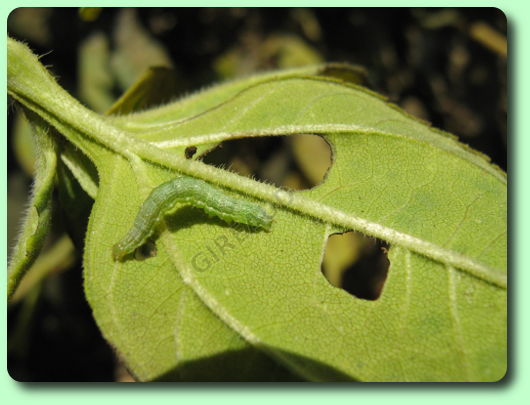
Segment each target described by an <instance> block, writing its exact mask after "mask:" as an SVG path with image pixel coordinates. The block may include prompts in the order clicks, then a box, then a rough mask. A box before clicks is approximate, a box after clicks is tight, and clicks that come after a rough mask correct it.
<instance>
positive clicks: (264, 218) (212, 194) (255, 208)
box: [112, 176, 272, 260]
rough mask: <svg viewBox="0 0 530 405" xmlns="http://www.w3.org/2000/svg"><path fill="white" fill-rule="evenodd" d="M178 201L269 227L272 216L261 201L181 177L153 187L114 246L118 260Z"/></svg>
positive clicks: (140, 242) (222, 216) (144, 238)
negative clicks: (245, 198)
mask: <svg viewBox="0 0 530 405" xmlns="http://www.w3.org/2000/svg"><path fill="white" fill-rule="evenodd" d="M177 203H184V204H189V205H192V206H194V207H197V208H201V209H202V210H204V212H206V213H207V214H208V215H212V216H216V217H218V218H220V219H222V220H223V221H226V222H227V223H231V222H237V223H241V224H245V225H250V226H252V227H256V228H261V229H266V230H269V229H270V227H271V223H272V217H271V216H270V215H269V214H268V213H267V212H266V211H265V210H264V209H263V208H261V207H260V206H259V205H257V204H255V203H252V202H249V201H246V200H243V199H241V198H235V197H232V196H229V195H227V194H225V193H223V192H222V191H221V190H219V189H217V188H215V187H213V186H211V185H210V184H208V183H206V182H204V181H202V180H198V179H194V178H191V177H186V176H183V177H177V178H175V179H173V180H170V181H167V182H165V183H163V184H161V185H160V186H158V187H156V188H154V189H153V191H151V193H150V194H149V196H148V197H147V199H146V200H145V201H144V202H143V204H142V206H141V208H140V210H139V211H138V214H137V215H136V219H135V220H134V224H133V226H132V227H131V229H130V230H129V231H128V232H127V234H126V235H125V236H124V237H123V239H122V240H121V241H120V242H118V243H116V244H115V245H114V246H113V248H112V256H113V258H114V260H122V259H123V258H124V257H125V256H127V255H128V254H130V253H132V252H134V251H135V250H136V249H137V248H138V247H140V246H142V245H143V244H144V243H145V242H146V241H147V239H148V238H149V237H150V236H151V235H152V234H153V232H154V231H155V228H156V225H157V224H158V223H160V221H162V218H163V217H164V215H166V214H167V213H168V212H170V211H171V210H172V209H173V208H174V206H175V205H176V204H177Z"/></svg>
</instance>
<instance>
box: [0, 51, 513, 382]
mask: <svg viewBox="0 0 530 405" xmlns="http://www.w3.org/2000/svg"><path fill="white" fill-rule="evenodd" d="M8 56H9V66H8V91H9V94H10V95H11V96H12V97H13V98H15V99H16V100H18V101H19V102H21V103H23V104H24V105H26V106H27V107H28V108H31V109H33V110H34V111H35V112H37V113H38V114H39V115H40V116H42V117H43V118H44V119H46V120H47V121H48V122H49V123H50V124H51V125H53V126H54V127H55V128H56V129H57V130H58V131H59V132H60V133H62V134H63V135H64V136H65V137H66V138H67V139H68V140H69V141H70V142H72V143H74V144H76V145H77V146H78V147H79V148H81V149H82V150H83V151H84V152H85V153H86V154H87V155H88V156H89V157H90V158H91V159H92V160H93V162H94V163H95V165H96V167H97V169H98V175H99V189H98V193H97V197H96V201H95V204H94V208H93V211H92V214H91V217H90V222H89V229H88V233H87V239H86V247H85V257H84V264H85V289H86V294H87V298H88V300H89V302H90V305H91V307H92V309H93V311H94V315H95V318H96V321H97V322H98V325H99V327H100V328H101V330H102V332H103V334H104V335H105V337H106V338H107V339H108V340H109V341H110V342H111V343H112V344H113V345H114V346H115V347H116V349H117V350H118V352H119V353H120V355H121V356H122V357H123V358H124V360H125V361H126V363H127V364H128V366H129V367H130V369H131V370H132V371H133V372H134V373H135V374H136V375H137V376H138V378H140V379H142V380H151V379H163V378H168V379H223V378H233V379H262V378H264V377H263V370H266V371H268V373H267V375H269V376H271V375H274V374H273V372H272V371H271V369H272V367H273V366H272V363H271V362H270V360H268V359H267V358H266V357H265V356H269V357H270V358H271V359H274V360H275V361H276V362H278V363H279V364H281V365H283V366H285V367H287V368H289V369H290V370H291V371H293V372H294V373H296V374H298V375H299V376H301V377H304V378H307V379H311V380H319V381H329V380H348V379H358V380H365V381H496V380H498V379H500V378H502V376H503V375H504V373H505V370H506V177H505V175H504V173H502V172H501V171H500V170H498V169H497V168H496V167H494V166H492V165H490V164H489V162H488V161H487V160H486V159H485V157H484V156H481V155H479V154H477V153H475V152H473V151H471V150H468V149H467V148H466V147H464V146H463V145H461V144H460V143H458V142H457V141H456V140H455V139H454V138H453V137H451V136H448V135H447V134H443V133H441V132H439V131H435V130H433V129H431V128H429V127H428V126H427V125H425V124H424V123H421V122H419V121H417V120H415V119H414V118H412V117H410V116H407V115H406V114H404V113H403V112H401V111H399V110H398V109H396V108H394V107H392V106H390V105H388V104H387V103H386V102H385V100H383V99H382V98H380V97H378V96H375V95H374V94H372V93H370V92H367V91H365V90H364V89H362V88H360V87H357V86H355V85H352V84H349V83H347V82H345V81H343V80H340V79H333V78H329V77H326V76H320V75H318V73H319V72H321V69H320V68H314V69H303V70H298V71H291V72H288V73H279V74H269V75H266V76H257V77H254V78H250V79H247V80H245V81H240V82H233V83H229V84H226V85H223V86H220V87H216V88H212V89H211V90H209V91H207V92H204V93H201V94H199V95H197V96H192V97H190V98H189V99H185V100H182V101H180V102H177V103H174V104H170V105H168V106H165V107H161V108H159V109H154V110H150V111H147V112H144V113H141V114H131V115H129V116H127V117H124V118H120V117H118V118H111V117H102V116H99V115H97V114H94V113H92V112H90V111H87V110H86V109H84V108H83V107H82V106H81V105H79V104H78V103H77V102H76V101H75V100H73V99H72V98H71V97H70V96H69V95H68V94H66V93H65V92H64V91H63V90H62V89H60V88H58V86H57V84H56V83H55V82H54V81H53V79H51V77H50V76H49V75H48V74H47V72H46V71H45V70H44V69H43V68H42V67H41V65H39V64H38V61H37V59H36V58H35V57H34V56H33V55H32V54H31V53H30V52H29V51H28V50H27V48H25V47H23V46H22V45H21V44H18V43H15V42H14V41H9V42H8ZM52 92H53V94H54V96H53V97H50V96H49V94H51V93H52ZM302 133H314V134H319V135H322V136H323V137H324V138H325V139H326V141H327V142H328V143H329V144H330V145H331V147H332V151H333V164H332V167H331V169H330V171H329V173H328V175H327V177H326V178H325V180H324V181H323V182H322V184H320V185H318V186H316V187H314V188H313V189H310V190H307V191H303V192H288V191H285V190H279V189H277V188H275V187H273V186H271V185H267V184H263V183H258V182H256V181H253V180H251V179H247V178H242V177H240V176H238V175H236V174H234V173H230V172H226V171H223V170H221V169H218V168H214V167H210V166H207V165H205V164H203V163H201V162H199V161H194V160H186V159H185V158H184V154H183V150H184V149H185V148H186V147H189V146H197V147H206V146H208V147H211V146H213V145H215V144H216V143H218V142H220V141H223V140H227V139H234V138H240V137H258V136H268V135H276V136H279V135H292V134H302ZM178 173H183V174H187V175H190V176H194V177H197V178H201V179H203V180H206V181H208V182H210V183H213V184H215V185H218V186H219V187H221V188H223V189H225V190H226V192H227V193H229V194H233V195H234V196H236V195H238V196H241V194H243V195H245V196H246V198H248V199H253V200H255V201H257V202H258V203H260V204H262V205H263V206H265V207H266V209H268V210H269V211H270V212H273V213H274V223H273V226H272V230H271V232H257V231H252V232H251V231H249V230H248V229H246V228H244V227H238V226H229V225H226V224H224V223H222V222H220V221H218V220H215V219H210V218H208V217H207V216H206V215H205V214H204V213H203V212H201V211H199V210H196V209H192V208H189V207H182V208H181V209H179V210H178V211H177V212H176V213H175V214H172V215H171V216H168V217H166V220H165V227H164V228H163V229H161V231H160V232H159V234H157V237H156V239H155V242H156V247H157V254H156V256H155V257H151V258H148V259H145V260H138V259H130V260H126V261H124V262H115V261H113V259H112V254H111V247H112V245H113V244H114V243H116V242H117V241H118V240H119V239H120V238H121V237H122V236H123V235H124V234H125V232H126V231H127V229H128V228H129V227H130V226H131V224H132V222H133V220H134V217H135V215H136V212H137V210H138V208H139V206H140V205H141V203H142V202H143V200H144V199H145V198H146V197H147V195H148V194H149V192H150V190H151V189H152V188H153V187H155V186H157V185H159V184H160V183H162V182H163V181H166V180H168V179H170V178H173V177H175V176H176V175H177V174H178ZM349 229H353V230H356V231H360V232H362V233H365V234H367V235H369V236H373V237H378V238H380V239H383V240H385V241H387V242H389V243H390V251H389V259H390V263H391V266H390V269H389V275H388V278H387V280H386V283H385V286H384V288H383V291H382V294H381V296H380V298H379V299H378V300H375V301H366V300H362V299H358V298H355V297H352V296H350V295H349V294H347V293H346V292H345V291H343V290H341V289H338V288H335V287H332V286H331V285H330V284H329V283H328V282H327V281H326V280H325V278H324V277H323V275H322V273H321V270H320V267H321V260H322V255H323V250H324V247H325V244H326V241H327V238H328V236H329V235H330V234H331V233H334V232H337V231H344V230H349ZM256 350H259V351H261V352H262V353H264V354H265V355H260V354H259V353H258V352H257V351H256ZM256 358H258V359H260V361H256V360H255V359H256ZM235 359H236V361H234V360H235ZM224 370H228V371H226V373H225V371H224ZM282 375H283V372H280V373H278V374H277V377H275V378H282V377H281V376H282Z"/></svg>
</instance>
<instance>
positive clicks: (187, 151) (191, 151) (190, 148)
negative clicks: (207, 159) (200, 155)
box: [184, 146, 197, 159]
mask: <svg viewBox="0 0 530 405" xmlns="http://www.w3.org/2000/svg"><path fill="white" fill-rule="evenodd" d="M195 153H197V147H196V146H188V147H187V148H186V149H185V150H184V156H186V159H191V158H192V157H193V155H195Z"/></svg>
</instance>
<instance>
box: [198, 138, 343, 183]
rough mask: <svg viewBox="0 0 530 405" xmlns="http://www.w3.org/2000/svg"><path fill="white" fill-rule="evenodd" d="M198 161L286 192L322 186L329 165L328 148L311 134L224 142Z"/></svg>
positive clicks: (321, 139)
mask: <svg viewBox="0 0 530 405" xmlns="http://www.w3.org/2000/svg"><path fill="white" fill-rule="evenodd" d="M201 159H202V161H203V162H204V163H206V164H209V165H212V166H216V167H220V168H228V169H229V170H231V171H233V172H235V173H237V174H239V175H241V176H245V177H249V178H253V179H255V180H258V181H262V182H266V183H269V184H273V185H275V186H278V187H283V188H287V189H290V190H307V189H310V188H313V187H315V186H317V185H318V184H320V183H322V182H323V181H324V179H325V177H326V174H327V173H328V171H329V169H330V167H331V165H332V161H333V157H332V149H331V146H330V144H329V143H328V142H327V141H326V140H325V139H324V138H323V137H321V136H319V135H312V134H300V135H290V136H267V137H260V138H242V139H236V140H231V141H225V142H223V143H221V144H220V145H219V146H217V147H216V148H215V149H213V150H211V151H209V152H207V153H206V154H204V155H203V156H202V157H201Z"/></svg>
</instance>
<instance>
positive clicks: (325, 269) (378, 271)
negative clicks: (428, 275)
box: [322, 231, 390, 301]
mask: <svg viewBox="0 0 530 405" xmlns="http://www.w3.org/2000/svg"><path fill="white" fill-rule="evenodd" d="M388 247H389V245H388V244H387V243H386V242H384V241H382V240H379V239H374V238H370V237H367V236H365V235H362V234H360V233H358V232H353V231H349V232H344V233H337V234H333V235H330V236H329V238H328V241H327V244H326V250H325V252H324V258H323V260H322V273H323V275H324V277H326V279H327V280H328V282H329V283H330V284H331V285H332V286H334V287H338V288H342V289H343V290H345V291H346V292H348V293H349V294H351V295H353V296H355V297H357V298H361V299H365V300H372V301H373V300H377V299H378V298H379V296H380V295H381V291H382V290H383V286H384V284H385V281H386V277H387V273H388V267H389V265H390V262H389V260H388V257H387V251H388Z"/></svg>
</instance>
